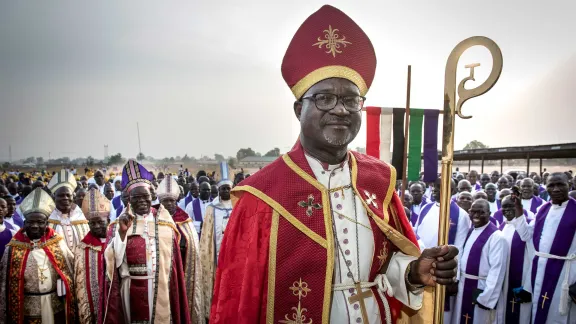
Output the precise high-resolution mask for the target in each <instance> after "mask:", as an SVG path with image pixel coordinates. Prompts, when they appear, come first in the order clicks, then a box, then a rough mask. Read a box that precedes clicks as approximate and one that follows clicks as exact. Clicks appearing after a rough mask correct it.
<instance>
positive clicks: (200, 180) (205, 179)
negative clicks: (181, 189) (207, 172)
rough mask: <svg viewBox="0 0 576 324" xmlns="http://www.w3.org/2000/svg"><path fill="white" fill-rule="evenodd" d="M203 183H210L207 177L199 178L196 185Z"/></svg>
mask: <svg viewBox="0 0 576 324" xmlns="http://www.w3.org/2000/svg"><path fill="white" fill-rule="evenodd" d="M204 182H208V183H210V178H208V177H206V176H201V177H199V178H198V183H199V184H202V183H204Z"/></svg>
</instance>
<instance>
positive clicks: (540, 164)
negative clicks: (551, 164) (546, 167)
mask: <svg viewBox="0 0 576 324" xmlns="http://www.w3.org/2000/svg"><path fill="white" fill-rule="evenodd" d="M539 175H540V176H542V158H540V173H539Z"/></svg>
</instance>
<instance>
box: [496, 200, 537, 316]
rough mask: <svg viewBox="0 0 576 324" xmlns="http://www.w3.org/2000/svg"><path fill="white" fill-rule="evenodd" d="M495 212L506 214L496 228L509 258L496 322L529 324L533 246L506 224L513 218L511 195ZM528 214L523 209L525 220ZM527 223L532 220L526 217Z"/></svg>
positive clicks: (513, 210)
mask: <svg viewBox="0 0 576 324" xmlns="http://www.w3.org/2000/svg"><path fill="white" fill-rule="evenodd" d="M498 213H499V215H500V217H501V218H503V217H504V215H506V221H504V220H502V224H501V225H500V227H499V229H500V231H501V232H502V236H503V237H504V239H505V240H506V242H507V243H508V255H509V258H508V271H506V278H505V279H504V288H503V289H502V294H500V299H499V303H498V306H497V312H498V323H509V324H522V323H530V318H531V312H532V302H531V298H532V294H531V293H530V292H528V290H530V273H531V272H530V270H531V265H532V258H533V257H534V249H533V246H532V244H526V242H524V241H522V239H521V238H520V235H519V234H518V232H516V228H515V227H514V225H512V224H509V223H508V222H509V221H511V220H513V219H514V217H515V216H516V215H515V207H514V201H512V199H511V197H510V196H506V197H504V198H503V199H502V209H500V210H499V211H498ZM528 213H529V212H527V211H526V210H525V209H524V216H525V217H528V216H527V215H528ZM530 214H532V213H530ZM527 220H528V222H531V221H533V220H534V217H533V216H531V217H528V218H527Z"/></svg>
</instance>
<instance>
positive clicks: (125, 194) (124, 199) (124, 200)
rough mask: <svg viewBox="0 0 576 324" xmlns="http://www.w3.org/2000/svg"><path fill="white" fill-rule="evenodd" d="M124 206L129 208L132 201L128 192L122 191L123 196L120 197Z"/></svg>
mask: <svg viewBox="0 0 576 324" xmlns="http://www.w3.org/2000/svg"><path fill="white" fill-rule="evenodd" d="M120 200H122V203H123V204H124V206H128V202H129V201H130V195H129V194H128V192H127V191H126V190H124V191H122V196H121V197H120Z"/></svg>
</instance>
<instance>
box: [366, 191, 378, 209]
mask: <svg viewBox="0 0 576 324" xmlns="http://www.w3.org/2000/svg"><path fill="white" fill-rule="evenodd" d="M364 195H366V204H367V205H368V206H370V204H372V206H374V208H376V209H378V204H377V203H376V199H377V198H376V195H375V194H371V193H369V192H368V191H366V190H364Z"/></svg>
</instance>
